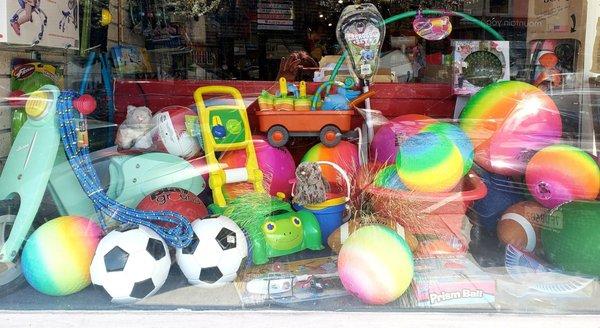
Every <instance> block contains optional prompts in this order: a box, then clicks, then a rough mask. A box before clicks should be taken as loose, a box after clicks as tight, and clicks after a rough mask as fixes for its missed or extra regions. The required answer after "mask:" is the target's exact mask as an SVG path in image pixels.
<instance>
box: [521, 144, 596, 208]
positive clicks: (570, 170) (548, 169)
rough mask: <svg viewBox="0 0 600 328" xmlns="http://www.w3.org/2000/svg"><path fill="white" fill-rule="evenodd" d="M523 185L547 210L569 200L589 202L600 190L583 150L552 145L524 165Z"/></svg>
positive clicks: (593, 166)
mask: <svg viewBox="0 0 600 328" xmlns="http://www.w3.org/2000/svg"><path fill="white" fill-rule="evenodd" d="M525 181H526V182H527V187H528V188H529V191H530V192H531V194H532V195H533V197H535V199H536V200H537V201H538V202H540V203H541V204H542V205H544V206H546V207H548V208H554V207H556V206H558V205H560V204H562V203H565V202H568V201H571V200H593V199H595V198H596V197H597V196H598V190H599V189H600V170H599V169H598V164H596V162H595V161H594V159H593V158H592V157H591V156H590V155H588V154H587V153H586V152H584V151H583V150H581V149H579V148H576V147H572V146H568V145H553V146H549V147H546V148H544V149H542V150H540V151H539V152H537V153H536V154H535V155H534V156H533V157H532V158H531V161H529V164H527V170H526V172H525Z"/></svg>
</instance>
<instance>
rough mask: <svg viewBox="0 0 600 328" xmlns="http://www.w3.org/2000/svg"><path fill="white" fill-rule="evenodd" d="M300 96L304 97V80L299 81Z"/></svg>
mask: <svg viewBox="0 0 600 328" xmlns="http://www.w3.org/2000/svg"><path fill="white" fill-rule="evenodd" d="M300 97H302V98H304V97H306V81H300Z"/></svg>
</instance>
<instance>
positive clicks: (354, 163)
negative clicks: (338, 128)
mask: <svg viewBox="0 0 600 328" xmlns="http://www.w3.org/2000/svg"><path fill="white" fill-rule="evenodd" d="M318 161H327V162H332V163H335V164H337V165H339V166H340V167H341V168H342V169H343V170H344V171H346V173H348V174H349V175H352V174H353V173H355V172H356V170H357V169H358V167H359V163H358V149H357V147H356V145H354V144H353V143H350V142H348V141H344V140H342V141H341V142H340V143H339V144H337V145H336V146H334V147H326V146H324V145H323V144H321V143H319V144H316V145H314V146H313V147H312V148H310V149H309V150H308V151H307V152H306V154H304V157H302V162H318ZM321 169H322V171H323V176H324V177H325V179H326V180H327V181H329V182H330V183H338V182H339V180H340V177H339V173H338V172H337V171H336V170H335V169H334V168H332V167H330V166H328V165H322V166H321Z"/></svg>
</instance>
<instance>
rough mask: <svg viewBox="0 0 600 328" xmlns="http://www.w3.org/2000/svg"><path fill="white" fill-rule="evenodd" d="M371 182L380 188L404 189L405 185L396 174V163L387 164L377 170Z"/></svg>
mask: <svg viewBox="0 0 600 328" xmlns="http://www.w3.org/2000/svg"><path fill="white" fill-rule="evenodd" d="M373 184H374V185H375V187H380V188H387V189H396V190H406V186H405V185H404V183H403V182H402V180H400V177H399V176H398V170H396V165H388V166H386V167H384V168H383V169H381V170H380V171H379V172H377V174H376V175H375V180H373Z"/></svg>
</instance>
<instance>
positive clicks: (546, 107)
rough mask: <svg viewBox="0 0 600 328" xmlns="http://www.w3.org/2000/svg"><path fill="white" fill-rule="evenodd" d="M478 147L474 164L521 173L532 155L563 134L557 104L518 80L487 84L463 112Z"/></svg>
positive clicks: (509, 173)
mask: <svg viewBox="0 0 600 328" xmlns="http://www.w3.org/2000/svg"><path fill="white" fill-rule="evenodd" d="M460 127H461V128H462V129H463V130H464V131H465V133H466V134H467V135H468V136H469V138H470V139H471V142H472V143H473V146H474V147H475V163H477V164H478V165H480V166H481V167H483V168H484V169H486V170H487V171H490V172H493V173H498V174H502V175H507V176H520V175H522V174H523V173H525V167H526V165H527V162H528V161H529V159H530V158H531V156H532V155H533V154H534V153H535V152H536V151H538V150H540V149H542V148H544V147H546V146H548V145H552V144H555V143H557V142H558V141H559V140H560V137H561V135H562V121H561V116H560V113H559V111H558V107H557V106H556V104H555V103H554V101H553V100H552V98H550V97H549V96H548V95H547V94H546V93H545V92H544V91H542V90H540V89H539V88H537V87H535V86H533V85H531V84H528V83H525V82H519V81H504V82H497V83H492V84H490V85H488V86H487V87H485V88H483V89H481V90H480V91H479V92H477V93H476V94H475V95H474V96H473V97H472V98H471V99H470V100H469V101H468V103H467V104H466V106H465V108H464V109H463V111H462V113H461V115H460Z"/></svg>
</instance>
